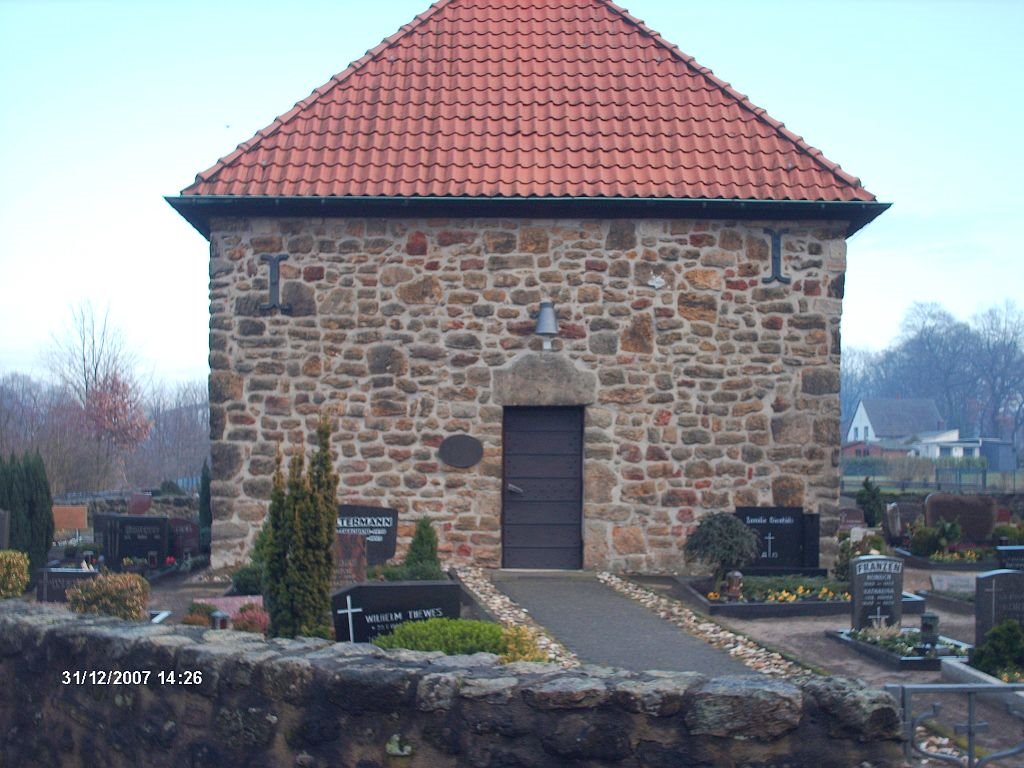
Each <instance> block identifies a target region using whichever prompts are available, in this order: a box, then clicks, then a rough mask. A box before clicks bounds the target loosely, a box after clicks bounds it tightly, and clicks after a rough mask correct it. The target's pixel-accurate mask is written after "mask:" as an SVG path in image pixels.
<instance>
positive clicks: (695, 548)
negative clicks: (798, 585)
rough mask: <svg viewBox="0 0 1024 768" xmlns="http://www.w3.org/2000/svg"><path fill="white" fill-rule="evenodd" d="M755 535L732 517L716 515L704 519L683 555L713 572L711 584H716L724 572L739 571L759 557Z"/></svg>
mask: <svg viewBox="0 0 1024 768" xmlns="http://www.w3.org/2000/svg"><path fill="white" fill-rule="evenodd" d="M759 547H760V543H759V541H758V538H757V532H756V531H754V529H753V528H751V527H750V526H748V525H747V524H746V523H744V522H743V521H742V520H740V519H739V518H738V517H736V516H735V515H731V514H729V513H728V512H716V513H715V514H713V515H708V516H707V517H705V518H704V519H703V520H701V521H700V524H699V525H698V526H697V530H696V531H694V532H693V534H692V535H691V536H690V537H689V538H688V539H687V540H686V554H687V556H688V557H694V558H696V559H698V560H701V561H703V562H705V563H707V564H709V565H712V566H713V567H714V568H715V573H714V577H713V583H714V584H715V585H717V584H718V582H719V581H721V580H722V577H723V576H724V575H725V572H726V571H728V570H731V569H733V568H739V569H742V568H743V566H744V565H746V564H747V563H750V562H753V561H754V560H755V559H756V558H757V556H758V554H759Z"/></svg>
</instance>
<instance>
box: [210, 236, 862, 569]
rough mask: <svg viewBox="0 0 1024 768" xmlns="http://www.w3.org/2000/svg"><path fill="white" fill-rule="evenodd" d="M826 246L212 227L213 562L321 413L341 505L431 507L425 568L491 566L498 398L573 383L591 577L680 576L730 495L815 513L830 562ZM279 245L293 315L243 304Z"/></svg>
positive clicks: (238, 551)
mask: <svg viewBox="0 0 1024 768" xmlns="http://www.w3.org/2000/svg"><path fill="white" fill-rule="evenodd" d="M766 227H770V228H774V229H778V228H780V227H782V228H785V229H787V230H788V234H786V235H785V236H783V238H782V249H783V253H782V256H783V258H782V273H783V274H784V275H785V276H786V277H788V278H790V279H791V282H789V283H788V284H787V283H782V282H778V281H774V282H766V278H768V277H769V276H770V275H771V253H770V251H771V237H770V236H769V234H767V233H766V232H765V228H766ZM845 231H846V223H845V222H833V223H821V222H815V223H806V222H805V223H801V222H796V221H791V222H737V221H700V220H665V219H640V220H540V219H534V220H525V219H393V218H392V219H360V218H350V219H340V218H329V219H315V218H305V219H297V218H296V219H278V218H252V219H240V218H238V219H214V220H213V222H212V232H211V237H210V241H211V266H210V276H211V283H210V296H211V322H210V367H211V371H212V372H211V376H210V402H211V415H210V416H211V433H212V441H213V445H212V451H213V484H212V492H213V514H214V527H213V538H214V565H215V566H221V565H227V564H231V563H233V562H238V561H239V560H240V559H241V557H242V556H243V553H244V552H245V551H246V550H247V547H248V546H249V545H250V544H251V542H252V540H253V537H254V536H255V534H256V532H257V530H258V529H259V526H260V525H261V524H262V521H263V519H264V517H265V515H266V512H267V505H268V500H269V497H270V490H271V475H272V473H273V470H274V464H275V456H276V455H277V453H278V451H279V450H283V452H284V454H285V455H287V454H289V453H290V452H293V451H295V450H298V449H302V448H304V447H305V446H306V445H307V444H309V442H310V438H311V437H312V434H313V430H314V428H315V424H316V421H317V419H318V417H319V416H320V415H321V414H327V415H329V416H330V418H331V419H332V421H333V423H334V426H335V433H334V437H333V440H334V448H335V451H336V454H337V459H336V468H337V470H338V472H339V473H340V476H341V482H340V486H339V496H340V501H343V502H347V503H354V504H369V505H381V506H392V507H395V508H397V509H398V510H399V512H400V521H401V527H400V531H399V536H400V542H404V541H407V540H408V536H409V535H410V533H411V529H412V526H413V524H414V522H415V520H416V519H417V518H418V517H420V516H423V515H427V516H429V517H430V518H431V519H433V520H434V521H435V527H436V528H437V529H438V532H439V535H440V539H441V551H442V554H443V556H446V557H448V558H449V559H451V560H454V561H456V562H473V563H476V564H478V565H482V566H497V565H500V562H501V482H502V463H501V456H502V445H501V441H502V406H503V405H513V404H536V405H550V404H555V403H556V402H558V398H559V393H560V392H562V393H564V392H566V391H570V392H574V393H576V392H577V390H578V393H577V394H573V395H571V396H572V397H574V398H575V399H576V401H575V402H574V403H573V404H577V405H583V406H586V409H585V462H584V502H583V526H584V531H583V538H584V549H585V551H584V563H585V566H586V567H588V568H611V569H616V570H622V569H630V570H644V571H659V570H673V569H679V568H681V567H682V566H683V565H684V563H683V558H682V554H681V551H682V546H683V543H684V542H685V540H686V536H687V534H688V533H689V532H690V531H691V530H692V529H693V527H694V526H695V525H696V524H697V522H698V521H699V520H700V519H701V517H702V516H704V515H706V514H709V513H711V512H716V511H723V510H725V511H731V510H732V509H734V508H735V507H736V506H750V505H782V506H798V507H803V508H805V509H806V510H807V511H808V512H811V513H818V514H821V515H822V533H823V536H825V537H827V538H826V540H823V542H822V543H823V547H822V553H823V560H826V561H827V560H828V559H829V557H830V555H831V554H832V552H833V551H834V550H833V548H831V547H830V546H829V541H828V539H830V535H831V534H832V533H834V530H835V525H836V518H837V514H838V494H839V490H838V489H839V476H838V471H837V463H838V449H839V400H838V392H839V320H840V313H841V307H842V295H843V280H844V272H845V268H846V244H845ZM283 254H287V258H286V259H285V260H283V261H282V262H281V263H280V301H281V302H282V303H284V304H288V305H290V314H284V313H282V312H281V311H280V310H278V309H273V310H269V311H268V310H263V309H261V304H264V303H265V302H268V300H269V290H268V288H269V275H270V269H269V266H268V263H267V261H266V260H265V259H263V258H261V257H263V256H280V255H283ZM547 299H550V300H553V301H554V302H555V305H556V309H557V313H558V318H559V326H560V336H559V338H557V339H556V340H555V345H554V347H555V348H554V350H553V351H550V352H544V353H541V352H540V351H539V350H540V339H539V338H538V337H536V336H535V335H534V327H535V323H536V316H537V311H538V305H539V302H540V301H542V300H547ZM552 356H553V357H552ZM556 359H557V360H556ZM545 367H546V368H547V369H550V370H551V371H552V374H551V375H550V376H537V375H535V374H531V375H533V379H532V381H533V386H531V387H530V388H529V390H530V391H529V392H528V393H527V392H525V391H524V390H523V388H522V387H521V386H520V384H521V383H522V381H525V379H523V378H522V377H523V376H524V375H526V374H524V372H530V371H537V370H541V369H545ZM517 376H519V377H520V379H521V380H520V381H519V382H517V380H516V377H517ZM545 379H550V380H545ZM587 381H590V382H592V384H591V385H590V388H589V392H588V391H587V390H588V385H587V384H586V382H587ZM509 382H511V383H512V386H509ZM580 382H583V384H582V386H577V385H579V384H580ZM503 383H504V384H503ZM509 389H514V390H516V391H518V392H520V393H521V394H520V399H519V400H516V401H514V402H513V401H512V399H511V398H512V397H513V395H510V394H509V393H508V392H507V391H505V390H509ZM523 398H525V399H526V400H528V401H530V402H529V403H528V402H522V399H523ZM456 433H466V434H469V435H472V436H474V437H476V438H479V439H480V440H481V441H482V442H483V444H484V447H485V450H484V457H483V460H482V462H481V463H480V464H478V465H477V466H475V467H471V468H469V469H456V468H453V467H449V466H446V465H444V464H442V463H441V462H440V460H439V459H438V456H437V447H438V445H439V444H440V442H441V441H442V440H443V439H444V438H445V437H446V436H447V435H450V434H456Z"/></svg>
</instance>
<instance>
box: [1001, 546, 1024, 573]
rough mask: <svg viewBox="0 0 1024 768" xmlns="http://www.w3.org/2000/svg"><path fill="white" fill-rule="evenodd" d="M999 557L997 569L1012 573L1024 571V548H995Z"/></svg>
mask: <svg viewBox="0 0 1024 768" xmlns="http://www.w3.org/2000/svg"><path fill="white" fill-rule="evenodd" d="M996 553H997V554H998V555H999V567H1000V568H1004V569H1009V570H1012V571H1024V547H1019V546H1005V547H996Z"/></svg>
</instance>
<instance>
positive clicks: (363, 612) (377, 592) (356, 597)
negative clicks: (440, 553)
mask: <svg viewBox="0 0 1024 768" xmlns="http://www.w3.org/2000/svg"><path fill="white" fill-rule="evenodd" d="M459 590H460V587H459V585H458V584H456V583H455V582H453V581H416V582H402V583H399V582H394V583H390V584H389V583H386V582H382V583H379V584H358V585H356V586H354V587H349V588H348V589H343V590H341V591H340V592H335V593H334V594H333V595H331V614H332V615H333V616H334V636H335V638H336V639H337V640H338V642H351V641H354V642H357V643H366V642H369V641H370V640H371V639H372V638H374V637H377V636H378V635H386V634H388V633H389V632H391V631H392V630H393V629H394V628H395V627H397V626H398V625H399V624H401V623H402V622H404V621H426V620H427V619H435V618H448V619H457V618H459Z"/></svg>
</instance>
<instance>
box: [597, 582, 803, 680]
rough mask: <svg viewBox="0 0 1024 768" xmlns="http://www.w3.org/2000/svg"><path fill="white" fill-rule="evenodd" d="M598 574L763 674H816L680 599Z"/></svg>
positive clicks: (790, 676)
mask: <svg viewBox="0 0 1024 768" xmlns="http://www.w3.org/2000/svg"><path fill="white" fill-rule="evenodd" d="M597 578H598V580H599V581H600V582H602V583H603V584H606V585H607V586H609V587H611V588H612V589H614V590H615V591H616V592H619V593H620V594H623V595H625V596H626V597H628V598H631V599H632V600H635V601H636V602H638V603H640V604H641V605H642V606H644V607H645V608H647V609H648V610H650V611H652V612H653V613H655V614H657V615H658V616H660V617H661V618H663V619H665V620H666V621H669V622H671V623H672V624H675V625H676V626H677V627H679V628H680V629H682V630H683V631H684V632H686V633H687V634H690V635H693V636H694V637H696V638H699V639H701V640H703V641H704V642H705V643H707V644H708V645H710V646H711V647H712V648H717V649H719V650H721V651H725V652H726V653H728V654H729V655H730V656H732V657H733V658H735V659H736V660H737V661H739V662H741V663H743V664H745V665H746V666H748V667H750V668H751V669H753V670H755V671H757V672H760V673H761V674H764V675H771V676H772V677H784V678H786V679H788V680H794V681H797V682H798V681H799V680H801V679H806V678H808V677H811V676H813V675H814V673H813V672H812V671H811V670H809V669H807V668H806V667H803V666H801V665H799V664H797V663H795V662H792V661H789V660H788V659H786V658H784V657H783V656H782V655H781V654H778V653H776V652H774V651H769V650H768V649H766V648H762V647H761V646H760V645H758V644H757V643H755V642H754V641H753V640H751V639H750V638H747V637H743V636H742V635H738V634H736V633H735V632H731V631H730V630H728V629H725V628H724V627H722V626H721V625H719V624H716V623H715V622H713V621H711V620H709V619H706V618H704V617H703V616H699V615H697V614H696V613H694V612H693V611H691V610H690V609H689V608H687V607H686V606H684V605H683V604H682V603H680V602H678V601H676V600H672V599H670V598H668V597H665V596H664V595H659V594H657V593H656V592H652V591H651V590H649V589H646V588H645V587H641V586H640V585H639V584H634V583H633V582H631V581H626V580H625V579H622V578H620V577H618V576H615V575H613V574H611V573H607V572H601V573H598V574H597Z"/></svg>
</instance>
